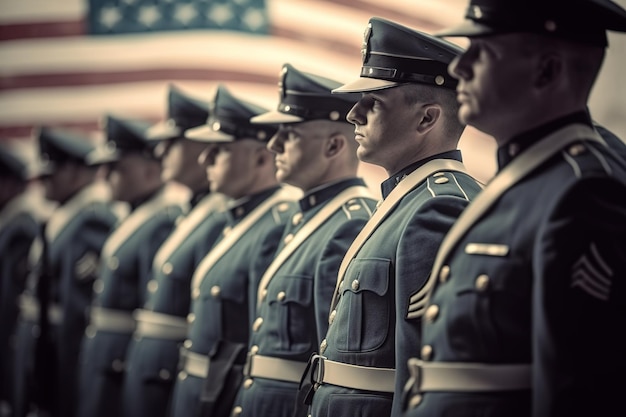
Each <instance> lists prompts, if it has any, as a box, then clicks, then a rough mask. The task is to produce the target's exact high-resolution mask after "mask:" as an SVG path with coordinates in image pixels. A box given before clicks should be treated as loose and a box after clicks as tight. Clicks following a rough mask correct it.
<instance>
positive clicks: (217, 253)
mask: <svg viewBox="0 0 626 417" xmlns="http://www.w3.org/2000/svg"><path fill="white" fill-rule="evenodd" d="M292 199H293V197H290V192H289V191H288V190H287V189H285V188H281V189H280V190H278V191H276V192H275V193H274V194H272V195H271V196H270V197H269V198H267V199H266V200H265V201H263V203H261V204H259V205H258V206H257V207H256V208H255V209H254V210H252V211H251V212H250V213H248V215H247V216H246V217H244V219H243V220H242V221H240V222H239V223H237V225H236V226H235V227H233V229H232V230H231V231H230V233H229V234H228V235H227V236H226V237H225V238H224V239H222V240H221V241H219V242H218V243H217V245H215V246H214V247H213V248H212V249H211V250H210V251H209V253H207V255H206V256H205V257H204V258H203V259H202V261H200V263H199V264H198V267H197V268H196V270H195V272H194V273H193V277H192V279H191V283H192V285H191V289H192V291H193V290H195V289H197V288H200V284H201V283H202V280H203V279H204V277H205V276H206V274H207V273H208V272H209V271H210V270H211V268H213V265H215V262H217V261H218V260H219V259H220V258H221V257H222V255H224V254H225V253H226V252H228V250H229V249H230V248H231V247H232V246H233V245H234V244H235V243H236V242H237V241H238V240H239V239H240V238H241V237H242V236H243V235H244V234H245V233H246V232H247V231H248V230H249V229H250V228H251V227H252V225H253V224H255V223H256V222H257V221H258V220H259V219H260V218H261V217H263V215H264V214H265V213H267V212H268V211H269V210H270V209H271V208H272V207H273V206H274V205H275V204H277V203H278V202H279V201H284V200H292Z"/></svg>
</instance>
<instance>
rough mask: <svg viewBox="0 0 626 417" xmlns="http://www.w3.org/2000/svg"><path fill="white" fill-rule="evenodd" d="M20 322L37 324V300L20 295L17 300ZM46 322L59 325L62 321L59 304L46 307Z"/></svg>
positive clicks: (29, 296) (26, 295)
mask: <svg viewBox="0 0 626 417" xmlns="http://www.w3.org/2000/svg"><path fill="white" fill-rule="evenodd" d="M19 305H20V314H21V317H22V320H25V321H29V322H34V323H37V322H39V310H40V308H39V300H37V299H36V298H35V297H33V296H32V295H29V294H22V295H20V298H19ZM48 320H49V321H50V323H51V324H55V325H59V324H61V322H62V321H63V310H62V309H61V306H60V305H59V304H51V305H49V306H48Z"/></svg>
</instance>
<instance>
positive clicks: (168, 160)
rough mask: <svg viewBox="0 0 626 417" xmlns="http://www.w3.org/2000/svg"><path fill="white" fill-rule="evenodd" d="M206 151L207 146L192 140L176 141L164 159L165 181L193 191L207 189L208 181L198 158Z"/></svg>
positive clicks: (163, 174)
mask: <svg viewBox="0 0 626 417" xmlns="http://www.w3.org/2000/svg"><path fill="white" fill-rule="evenodd" d="M205 149H206V144H203V143H200V142H195V141H191V140H185V139H179V140H176V141H174V142H173V143H172V144H171V145H170V147H169V148H168V150H167V153H166V154H165V155H164V157H163V173H162V178H163V180H164V181H177V182H179V183H181V184H183V185H186V186H188V187H189V188H191V189H192V190H196V189H199V188H206V186H208V180H207V177H206V172H205V169H204V167H203V166H202V165H201V164H200V163H199V162H198V157H199V155H200V154H201V153H202V151H204V150H205Z"/></svg>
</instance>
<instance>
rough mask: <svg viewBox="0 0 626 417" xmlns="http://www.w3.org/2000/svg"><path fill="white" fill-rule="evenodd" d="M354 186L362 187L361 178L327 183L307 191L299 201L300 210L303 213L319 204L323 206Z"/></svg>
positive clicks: (363, 183) (363, 182)
mask: <svg viewBox="0 0 626 417" xmlns="http://www.w3.org/2000/svg"><path fill="white" fill-rule="evenodd" d="M355 185H363V186H364V185H365V181H363V179H361V178H350V179H347V180H341V181H337V182H332V183H327V184H324V185H320V186H319V187H315V188H313V189H311V190H309V192H307V193H306V194H305V195H304V197H302V199H301V200H300V202H299V203H300V210H302V211H303V212H305V211H307V210H310V209H312V208H313V207H317V206H319V205H320V204H323V203H325V202H326V201H328V200H330V199H331V198H333V197H334V196H336V195H337V194H338V193H340V192H341V191H343V190H345V189H346V188H348V187H352V186H355Z"/></svg>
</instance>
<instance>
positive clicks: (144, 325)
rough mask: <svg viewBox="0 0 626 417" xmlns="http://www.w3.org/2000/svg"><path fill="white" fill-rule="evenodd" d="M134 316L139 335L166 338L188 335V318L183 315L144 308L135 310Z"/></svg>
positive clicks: (176, 338) (173, 338) (183, 337)
mask: <svg viewBox="0 0 626 417" xmlns="http://www.w3.org/2000/svg"><path fill="white" fill-rule="evenodd" d="M133 316H134V317H135V320H137V329H136V330H135V334H136V335H138V336H143V337H152V338H155V339H166V340H184V339H185V338H186V337H187V320H186V319H185V318H183V317H178V316H172V315H169V314H163V313H157V312H154V311H150V310H143V309H141V310H135V312H134V313H133Z"/></svg>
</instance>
